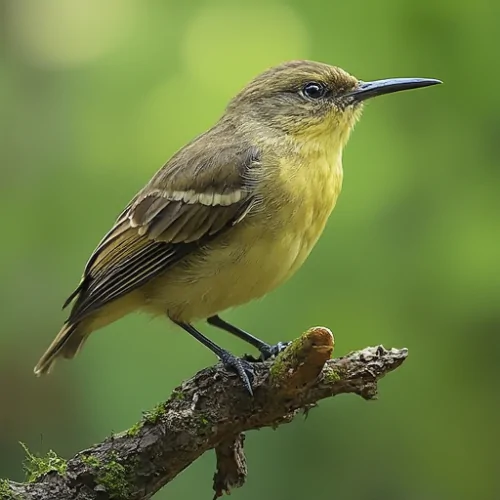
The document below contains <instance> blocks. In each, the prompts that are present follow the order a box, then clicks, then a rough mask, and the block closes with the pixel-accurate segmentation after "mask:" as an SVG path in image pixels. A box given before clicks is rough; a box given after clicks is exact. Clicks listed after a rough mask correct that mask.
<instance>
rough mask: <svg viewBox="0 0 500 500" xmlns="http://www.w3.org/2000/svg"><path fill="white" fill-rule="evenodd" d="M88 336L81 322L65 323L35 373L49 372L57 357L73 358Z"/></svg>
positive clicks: (39, 362) (43, 373) (38, 374)
mask: <svg viewBox="0 0 500 500" xmlns="http://www.w3.org/2000/svg"><path fill="white" fill-rule="evenodd" d="M86 338H87V335H86V333H85V331H84V329H83V328H82V326H81V325H80V324H78V323H77V324H72V323H65V324H64V325H63V327H62V328H61V331H60V332H59V333H58V334H57V336H56V338H55V339H54V340H53V341H52V344H50V346H49V348H48V349H47V350H46V351H45V353H44V355H43V356H42V357H41V358H40V361H38V363H37V365H36V366H35V369H34V372H35V375H37V376H40V375H45V374H47V373H49V372H50V371H51V370H52V367H53V365H54V363H55V362H56V360H57V358H60V357H63V358H68V359H69V358H73V357H74V356H75V355H76V354H77V353H78V351H79V350H80V349H81V347H82V345H83V343H84V342H85V339H86Z"/></svg>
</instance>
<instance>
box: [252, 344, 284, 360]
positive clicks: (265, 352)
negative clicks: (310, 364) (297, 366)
mask: <svg viewBox="0 0 500 500" xmlns="http://www.w3.org/2000/svg"><path fill="white" fill-rule="evenodd" d="M290 344H291V342H278V343H277V344H274V345H270V346H267V347H265V348H263V349H262V350H261V351H260V358H259V359H260V361H266V359H270V358H274V357H275V356H277V355H278V354H279V353H280V352H281V351H284V350H285V349H286V347H287V346H288V345H290Z"/></svg>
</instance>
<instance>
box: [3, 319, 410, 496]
mask: <svg viewBox="0 0 500 500" xmlns="http://www.w3.org/2000/svg"><path fill="white" fill-rule="evenodd" d="M332 351H333V336H332V334H331V332H330V331H329V330H328V329H326V328H321V327H317V328H312V329H310V330H309V331H307V332H306V333H304V334H303V335H302V336H301V337H299V338H298V339H296V340H295V341H294V342H292V343H291V344H290V345H289V346H288V347H287V348H286V349H285V351H284V352H283V353H281V354H280V356H278V358H277V359H276V360H274V361H269V362H265V363H255V381H254V386H255V396H254V397H253V398H252V397H250V396H249V395H248V393H246V392H245V389H244V388H243V386H242V384H241V382H240V380H239V379H238V377H236V376H235V375H233V374H232V373H229V372H228V371H226V370H225V369H224V368H223V367H222V366H221V365H217V366H214V367H210V368H207V369H205V370H202V371H200V372H198V373H197V374H196V375H195V376H194V377H193V378H191V379H190V380H187V381H186V382H184V383H183V384H182V385H181V386H179V387H177V388H176V389H175V390H174V392H173V393H172V395H171V397H170V399H169V400H168V401H167V402H165V403H163V404H161V405H158V406H157V407H156V408H155V409H154V410H152V411H150V412H147V413H145V414H144V417H143V419H142V420H141V422H139V423H138V424H136V425H135V426H133V427H132V428H131V429H129V430H128V431H126V432H123V433H121V434H118V435H114V436H112V437H110V438H108V439H106V440H105V441H103V442H102V443H99V444H97V445H95V446H93V447H91V448H89V449H87V450H84V451H82V452H80V453H78V454H77V455H76V456H75V457H73V458H71V459H70V460H69V461H68V462H67V463H66V462H62V461H60V460H59V463H57V460H55V462H54V461H53V463H54V465H52V466H51V465H50V463H49V465H48V466H47V464H46V463H45V469H43V467H42V469H41V470H40V472H41V473H40V474H37V473H36V471H35V474H34V475H33V474H32V476H33V477H34V481H32V482H27V483H22V484H21V483H14V482H10V481H5V480H4V481H2V482H1V483H0V498H1V499H2V500H3V499H14V498H16V499H23V500H24V499H25V500H48V499H51V500H59V499H60V500H108V499H113V498H119V499H122V500H144V499H149V498H151V496H152V495H153V494H154V493H155V492H157V491H158V490H159V489H160V488H161V487H162V486H164V485H165V484H167V483H168V482H170V481H172V479H174V478H175V477H176V476H177V474H179V473H180V472H181V471H182V470H184V469H185V468H186V467H188V466H189V465H190V464H191V463H192V462H194V461H195V460H196V459H197V458H198V457H200V456H201V455H202V454H203V453H205V452H206V451H208V450H211V449H215V450H216V456H217V472H216V474H215V476H214V490H215V497H218V496H221V495H222V494H223V493H224V492H228V491H229V490H230V489H231V488H236V487H238V486H241V485H242V484H243V483H244V481H245V478H246V474H247V467H246V460H245V456H244V454H243V438H244V436H243V432H245V431H249V430H252V429H260V428H262V427H277V426H279V425H281V424H284V423H288V422H290V421H291V420H292V419H293V418H294V416H295V415H297V414H298V413H299V412H304V411H307V410H308V409H309V408H311V407H312V406H314V405H315V404H316V403H317V401H319V400H321V399H324V398H328V397H332V396H336V395H337V394H343V393H354V394H358V395H360V396H362V397H363V398H365V399H372V398H374V397H375V395H376V393H377V382H378V380H379V379H380V378H382V377H383V376H384V375H385V374H387V373H389V372H390V371H392V370H394V369H395V368H397V367H398V366H399V365H401V363H403V361H404V360H405V358H406V356H407V350H406V349H401V350H398V349H391V350H386V349H385V348H383V347H382V346H379V347H368V348H366V349H363V350H362V351H357V352H353V353H350V354H348V355H347V356H344V357H342V358H338V359H330V357H331V353H332ZM52 458H54V456H52ZM47 470H48V472H47Z"/></svg>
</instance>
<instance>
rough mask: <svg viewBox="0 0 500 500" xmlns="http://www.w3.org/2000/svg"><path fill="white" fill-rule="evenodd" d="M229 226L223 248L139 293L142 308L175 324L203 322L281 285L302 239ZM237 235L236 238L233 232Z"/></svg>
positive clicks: (209, 252)
mask: <svg viewBox="0 0 500 500" xmlns="http://www.w3.org/2000/svg"><path fill="white" fill-rule="evenodd" d="M242 229H243V227H241V228H234V231H233V232H232V234H231V242H230V244H229V245H227V246H226V245H224V244H220V243H219V244H217V245H215V247H212V248H211V249H210V251H207V252H206V253H204V255H203V256H200V255H196V256H193V257H192V258H189V259H188V260H187V261H186V263H185V265H182V267H180V266H179V268H174V269H172V270H171V271H169V272H167V273H166V274H165V275H164V276H162V277H159V278H157V279H156V280H154V281H153V282H152V283H151V284H150V285H149V286H148V288H147V289H145V292H146V294H147V298H148V309H151V310H152V312H154V313H157V314H158V313H165V312H167V314H168V315H169V316H170V317H171V318H172V319H175V320H177V321H185V322H189V321H193V320H195V319H201V318H207V317H209V316H212V315H214V314H216V313H218V312H220V311H223V310H225V309H228V308H230V307H234V306H237V305H240V304H243V303H245V302H249V301H251V300H253V299H256V298H258V297H262V296H263V295H265V294H266V293H267V292H269V291H270V290H272V289H274V288H275V287H276V286H278V285H279V284H280V283H282V282H283V281H284V280H285V279H286V278H287V277H288V276H289V274H290V271H291V269H292V268H293V266H294V264H295V263H296V261H297V258H299V256H300V255H301V254H302V253H303V249H302V241H301V239H300V238H296V237H294V236H292V235H291V234H288V233H287V232H286V231H283V234H280V235H278V234H275V235H274V237H271V235H269V234H260V233H262V230H260V229H259V228H258V227H253V228H249V227H246V228H245V229H246V231H245V232H244V235H243V231H242ZM239 233H241V234H239Z"/></svg>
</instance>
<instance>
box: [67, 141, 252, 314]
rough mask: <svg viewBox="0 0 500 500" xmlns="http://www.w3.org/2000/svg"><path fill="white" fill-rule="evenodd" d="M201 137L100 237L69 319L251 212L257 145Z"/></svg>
mask: <svg viewBox="0 0 500 500" xmlns="http://www.w3.org/2000/svg"><path fill="white" fill-rule="evenodd" d="M202 138H203V136H201V137H200V138H199V139H197V140H195V141H193V142H192V143H190V144H189V145H188V146H186V147H185V148H184V149H182V150H180V151H179V152H178V153H177V154H176V155H175V156H174V157H173V158H172V159H171V160H170V161H169V162H168V163H167V164H166V165H165V166H164V167H163V168H162V169H161V170H160V171H159V172H158V173H157V174H156V175H155V176H154V177H153V179H152V180H151V182H150V183H149V184H148V185H147V186H146V187H145V188H144V189H143V190H142V191H141V192H140V193H139V194H138V195H137V196H136V197H135V198H134V199H133V200H132V201H131V202H130V203H129V205H128V206H127V208H126V209H125V210H124V211H123V212H122V213H121V215H120V216H119V217H118V219H117V221H116V222H115V224H114V226H113V227H112V229H111V230H110V231H109V232H108V234H106V236H105V237H104V238H103V240H102V241H101V242H100V243H99V245H98V247H97V248H96V250H95V251H94V253H93V254H92V256H91V257H90V260H89V261H88V263H87V265H86V267H85V271H84V274H83V278H82V281H81V283H80V285H79V286H78V288H77V289H76V290H75V292H73V294H72V295H71V296H70V297H69V298H68V300H67V301H66V304H65V306H66V305H68V304H69V303H70V302H71V301H72V300H73V299H74V298H76V301H75V304H74V306H73V308H72V311H71V314H70V317H69V321H70V322H77V321H80V320H82V319H83V318H84V317H86V316H87V315H88V314H90V313H92V312H93V311H96V310H97V309H99V308H101V307H102V306H103V305H104V304H107V303H109V302H110V301H112V300H115V299H117V298H119V297H122V296H124V295H126V294H127V293H129V292H131V291H132V290H134V289H136V288H138V287H140V286H142V285H144V284H145V283H146V282H148V281H149V280H151V279H152V278H154V277H156V276H158V275H159V274H160V273H163V272H165V271H166V270H167V269H169V268H170V267H171V266H173V265H174V264H175V263H177V262H178V261H179V260H181V259H182V258H183V257H185V256H186V255H188V254H189V253H191V252H193V251H194V250H196V249H197V248H199V247H200V245H203V244H204V243H206V242H208V241H210V240H211V239H212V238H214V237H216V236H217V235H219V234H220V233H221V232H223V231H224V230H225V229H228V228H230V227H231V226H234V225H235V224H237V223H239V222H240V221H241V220H242V219H243V218H244V217H245V216H246V215H247V214H248V213H249V212H250V210H251V209H252V207H253V206H254V205H255V203H256V201H257V198H256V196H255V193H254V190H253V183H252V179H253V173H254V172H255V169H257V168H259V165H260V164H259V153H258V150H257V149H256V148H254V147H251V146H249V145H241V144H239V145H235V144H234V142H232V141H228V143H227V144H224V143H222V144H221V143H220V141H206V139H205V140H201V139H202Z"/></svg>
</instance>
